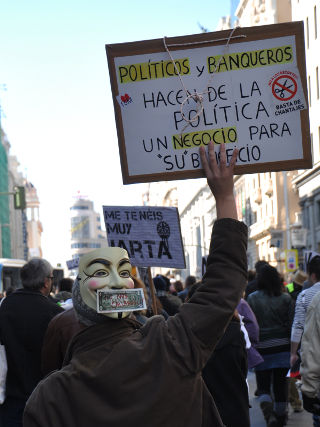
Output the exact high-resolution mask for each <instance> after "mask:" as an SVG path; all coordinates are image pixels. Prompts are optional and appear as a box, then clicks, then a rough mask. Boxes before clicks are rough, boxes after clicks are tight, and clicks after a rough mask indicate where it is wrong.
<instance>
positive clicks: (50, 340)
mask: <svg viewBox="0 0 320 427" xmlns="http://www.w3.org/2000/svg"><path fill="white" fill-rule="evenodd" d="M85 327H86V326H85V325H83V324H82V323H80V322H79V320H78V318H77V316H76V313H75V311H74V309H73V308H70V309H69V310H66V311H64V312H63V313H60V314H58V315H57V316H55V317H54V318H53V319H52V320H51V322H50V323H49V325H48V329H47V331H46V335H45V337H44V341H43V346H42V354H41V371H42V374H43V375H44V376H45V375H48V374H49V373H50V372H52V371H55V370H56V369H60V368H61V367H62V363H63V359H64V356H65V354H66V351H67V348H68V345H69V343H70V341H71V339H72V337H73V336H74V335H75V334H76V333H78V332H79V331H81V330H82V329H84V328H85Z"/></svg>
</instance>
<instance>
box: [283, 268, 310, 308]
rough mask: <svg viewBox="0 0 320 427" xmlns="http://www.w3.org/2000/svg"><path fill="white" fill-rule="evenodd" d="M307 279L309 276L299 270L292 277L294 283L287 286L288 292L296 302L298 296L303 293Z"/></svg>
mask: <svg viewBox="0 0 320 427" xmlns="http://www.w3.org/2000/svg"><path fill="white" fill-rule="evenodd" d="M307 278H308V276H307V274H306V273H305V272H304V271H302V270H297V271H296V272H295V273H294V275H293V277H292V282H290V283H288V284H287V285H286V290H287V292H288V293H289V295H290V296H291V298H293V300H294V302H296V300H297V298H298V295H299V294H300V292H301V291H302V286H303V284H304V282H305V281H306V280H307Z"/></svg>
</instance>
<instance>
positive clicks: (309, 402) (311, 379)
mask: <svg viewBox="0 0 320 427" xmlns="http://www.w3.org/2000/svg"><path fill="white" fill-rule="evenodd" d="M319 355H320V292H318V293H317V294H316V295H315V296H314V297H313V299H312V301H311V303H310V305H309V308H308V310H307V315H306V321H305V327H304V333H303V335H302V341H301V367H300V373H301V379H302V387H301V391H302V398H303V406H304V409H305V410H307V411H308V412H311V413H312V414H313V425H314V427H319V426H320V422H319V416H320V363H319Z"/></svg>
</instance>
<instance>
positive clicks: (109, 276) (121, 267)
mask: <svg viewBox="0 0 320 427" xmlns="http://www.w3.org/2000/svg"><path fill="white" fill-rule="evenodd" d="M131 271H132V266H131V264H130V260H129V257H128V253H127V251H126V250H124V249H122V248H114V247H108V248H103V249H97V250H95V251H92V252H89V253H88V254H85V255H83V256H82V257H81V258H80V263H79V279H80V294H81V298H82V300H83V302H84V303H85V304H86V305H87V306H88V307H90V308H92V309H93V310H95V311H96V310H97V291H98V290H111V289H114V290H121V289H123V290H126V289H133V288H134V283H133V280H132V278H131ZM129 314H130V312H121V313H120V314H119V313H104V315H105V316H108V317H112V318H114V319H119V318H120V319H121V318H124V317H126V316H129Z"/></svg>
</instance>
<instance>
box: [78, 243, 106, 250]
mask: <svg viewBox="0 0 320 427" xmlns="http://www.w3.org/2000/svg"><path fill="white" fill-rule="evenodd" d="M81 248H93V249H96V248H98V249H99V248H101V245H100V243H72V245H71V249H81Z"/></svg>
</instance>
